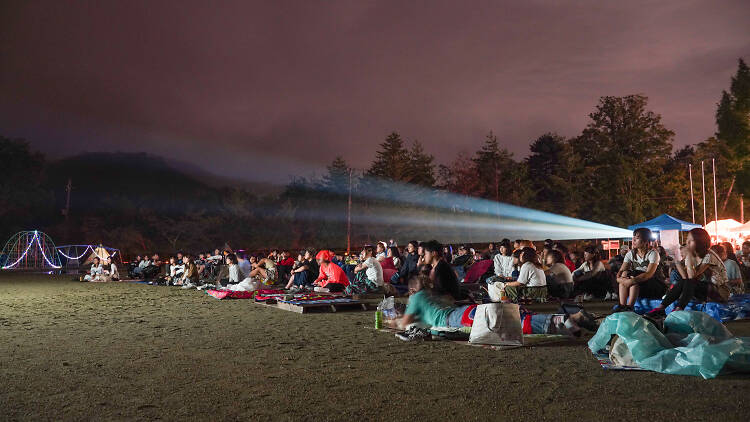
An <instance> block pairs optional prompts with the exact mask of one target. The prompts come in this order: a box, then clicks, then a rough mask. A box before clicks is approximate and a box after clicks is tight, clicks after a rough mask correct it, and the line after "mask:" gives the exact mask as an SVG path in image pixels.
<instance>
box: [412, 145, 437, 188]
mask: <svg viewBox="0 0 750 422" xmlns="http://www.w3.org/2000/svg"><path fill="white" fill-rule="evenodd" d="M434 161H435V157H433V156H432V155H430V154H427V153H426V152H425V151H424V148H423V147H422V143H421V142H419V141H414V143H413V144H412V146H411V150H409V162H408V167H407V175H408V176H407V181H408V182H409V183H411V184H414V185H419V186H425V187H428V188H432V187H433V186H435V164H434Z"/></svg>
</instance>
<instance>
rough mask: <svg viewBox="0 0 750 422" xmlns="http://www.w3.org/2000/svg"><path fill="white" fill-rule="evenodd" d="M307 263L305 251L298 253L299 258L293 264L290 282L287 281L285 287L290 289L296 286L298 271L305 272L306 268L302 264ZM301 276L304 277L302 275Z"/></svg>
mask: <svg viewBox="0 0 750 422" xmlns="http://www.w3.org/2000/svg"><path fill="white" fill-rule="evenodd" d="M304 264H305V255H304V253H302V252H300V253H299V254H297V259H296V260H295V261H294V265H292V269H291V271H290V272H289V282H287V284H286V286H284V288H285V289H287V290H289V289H291V288H292V287H294V286H296V285H297V283H295V281H294V280H295V278H296V277H297V276H298V273H304V272H305V269H304V268H302V266H303V265H304ZM300 277H304V275H303V276H300ZM305 284H306V283H304V282H303V283H301V284H300V285H301V286H304V285H305Z"/></svg>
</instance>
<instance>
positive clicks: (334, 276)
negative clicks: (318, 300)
mask: <svg viewBox="0 0 750 422" xmlns="http://www.w3.org/2000/svg"><path fill="white" fill-rule="evenodd" d="M315 259H316V260H317V261H318V265H319V266H320V274H319V275H318V278H316V279H315V281H314V282H313V285H315V286H316V287H315V291H316V292H342V291H344V289H345V288H346V286H348V285H349V279H348V278H347V277H346V273H344V270H342V269H341V267H339V266H338V265H336V264H334V263H333V262H331V260H332V259H333V252H331V251H328V250H322V251H320V252H318V255H317V256H316V257H315Z"/></svg>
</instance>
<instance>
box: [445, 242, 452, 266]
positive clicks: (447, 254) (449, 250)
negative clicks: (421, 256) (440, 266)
mask: <svg viewBox="0 0 750 422" xmlns="http://www.w3.org/2000/svg"><path fill="white" fill-rule="evenodd" d="M443 259H444V260H445V262H447V263H448V264H450V265H453V246H451V245H443Z"/></svg>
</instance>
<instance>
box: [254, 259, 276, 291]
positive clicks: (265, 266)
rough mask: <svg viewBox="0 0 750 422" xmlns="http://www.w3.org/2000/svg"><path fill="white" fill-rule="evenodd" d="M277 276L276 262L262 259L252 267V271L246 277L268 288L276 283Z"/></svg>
mask: <svg viewBox="0 0 750 422" xmlns="http://www.w3.org/2000/svg"><path fill="white" fill-rule="evenodd" d="M277 275H278V273H277V271H276V262H275V261H274V260H272V259H270V258H263V259H261V260H260V261H258V263H257V264H255V265H253V270H252V271H250V274H249V275H248V277H250V278H252V279H253V280H257V281H258V282H260V283H262V284H265V285H267V286H270V285H272V284H274V283H276V279H277Z"/></svg>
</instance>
